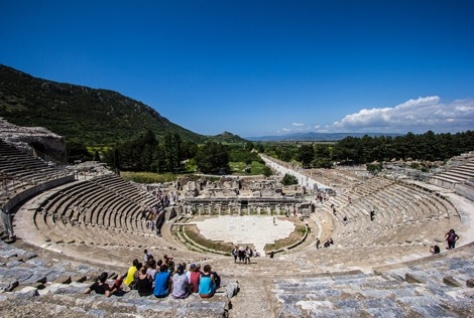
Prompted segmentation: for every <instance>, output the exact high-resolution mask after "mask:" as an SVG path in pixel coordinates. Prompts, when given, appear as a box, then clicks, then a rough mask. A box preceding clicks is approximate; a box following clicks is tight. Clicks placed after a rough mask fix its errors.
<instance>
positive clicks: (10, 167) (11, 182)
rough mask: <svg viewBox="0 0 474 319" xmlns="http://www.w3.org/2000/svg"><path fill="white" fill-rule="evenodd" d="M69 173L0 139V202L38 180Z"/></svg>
mask: <svg viewBox="0 0 474 319" xmlns="http://www.w3.org/2000/svg"><path fill="white" fill-rule="evenodd" d="M67 174H70V173H69V172H65V171H64V170H60V169H57V168H55V167H51V166H49V165H47V164H46V163H45V162H44V161H43V160H41V159H40V158H35V157H33V156H31V155H29V154H27V153H24V152H22V151H20V150H19V149H17V148H16V147H14V146H12V145H10V144H8V143H5V142H4V141H3V140H1V139H0V178H1V179H2V183H3V185H2V186H3V187H2V188H3V189H2V192H1V196H0V203H2V202H5V201H7V200H8V199H9V198H11V197H12V196H14V195H15V194H17V193H18V192H20V191H22V190H24V189H25V188H27V187H29V186H31V185H35V184H37V183H40V182H44V181H48V180H51V179H54V178H58V177H61V176H65V175H67Z"/></svg>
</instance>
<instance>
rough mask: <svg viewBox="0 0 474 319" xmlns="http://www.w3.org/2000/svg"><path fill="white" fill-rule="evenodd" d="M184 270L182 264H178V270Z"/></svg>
mask: <svg viewBox="0 0 474 319" xmlns="http://www.w3.org/2000/svg"><path fill="white" fill-rule="evenodd" d="M183 271H184V266H183V265H181V264H179V265H178V272H183Z"/></svg>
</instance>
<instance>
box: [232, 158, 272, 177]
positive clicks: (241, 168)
mask: <svg viewBox="0 0 474 319" xmlns="http://www.w3.org/2000/svg"><path fill="white" fill-rule="evenodd" d="M229 167H230V169H231V171H232V174H235V175H261V174H263V168H264V167H265V165H264V164H262V163H259V162H256V161H253V162H252V164H251V165H250V171H246V168H247V164H245V163H243V162H230V163H229Z"/></svg>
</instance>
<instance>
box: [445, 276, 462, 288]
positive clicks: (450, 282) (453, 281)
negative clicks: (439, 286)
mask: <svg viewBox="0 0 474 319" xmlns="http://www.w3.org/2000/svg"><path fill="white" fill-rule="evenodd" d="M443 283H444V284H446V285H448V286H451V287H461V286H462V284H461V283H460V282H459V281H457V280H456V279H454V278H453V276H446V277H444V278H443Z"/></svg>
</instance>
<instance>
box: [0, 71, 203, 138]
mask: <svg viewBox="0 0 474 319" xmlns="http://www.w3.org/2000/svg"><path fill="white" fill-rule="evenodd" d="M0 116H1V117H3V118H5V119H6V120H8V121H9V122H11V123H13V124H16V125H21V126H42V127H46V128H47V129H49V130H51V131H53V132H54V133H57V134H59V135H62V136H64V137H66V140H77V141H81V142H83V143H85V144H86V145H91V146H93V145H110V144H113V143H114V141H115V140H118V141H120V140H126V139H129V138H131V137H132V136H135V135H137V134H138V133H140V132H144V131H145V130H147V129H150V130H151V131H152V132H154V133H155V134H156V135H157V136H158V137H159V138H161V137H162V136H163V135H164V134H165V133H178V134H179V135H180V136H181V138H182V139H183V140H192V141H194V142H197V143H201V142H203V141H205V140H206V139H207V138H206V137H205V136H203V135H199V134H196V133H193V132H191V131H189V130H187V129H185V128H182V127H180V126H178V125H176V124H173V123H171V122H170V121H169V120H168V119H166V118H164V117H162V116H161V115H160V114H159V113H158V112H156V111H155V110H154V109H152V108H151V107H149V106H147V105H145V104H143V103H141V102H139V101H136V100H133V99H131V98H128V97H126V96H123V95H121V94H120V93H118V92H114V91H110V90H102V89H92V88H88V87H84V86H79V85H72V84H67V83H58V82H53V81H48V80H43V79H39V78H35V77H33V76H30V75H28V74H26V73H23V72H20V71H18V70H15V69H13V68H10V67H7V66H4V65H1V64H0Z"/></svg>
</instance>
